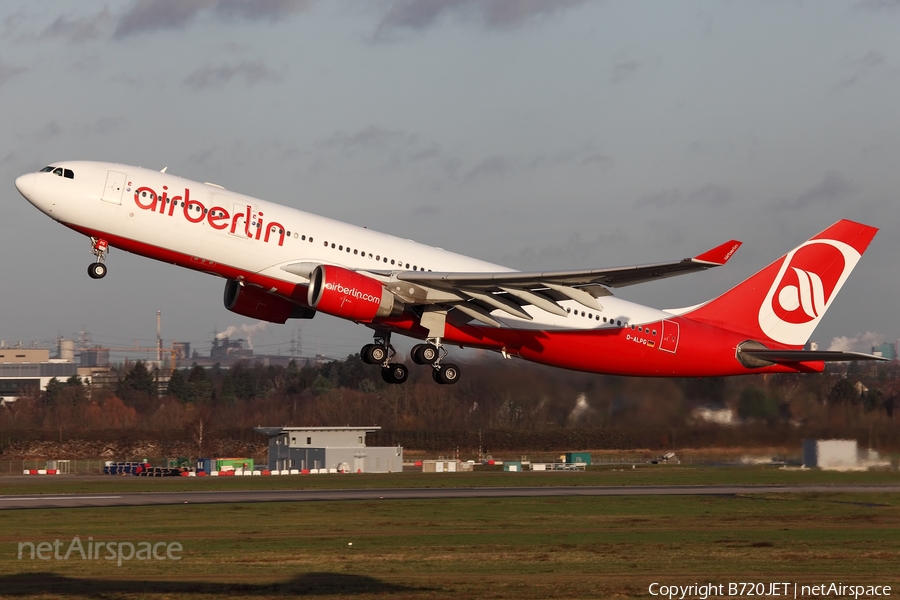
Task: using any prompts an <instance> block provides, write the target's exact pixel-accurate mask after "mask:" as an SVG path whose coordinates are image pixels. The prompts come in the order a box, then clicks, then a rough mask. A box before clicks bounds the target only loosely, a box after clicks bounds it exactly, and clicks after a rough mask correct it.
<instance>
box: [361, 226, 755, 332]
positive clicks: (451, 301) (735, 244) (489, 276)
mask: <svg viewBox="0 0 900 600" xmlns="http://www.w3.org/2000/svg"><path fill="white" fill-rule="evenodd" d="M740 245H741V242H739V241H737V240H730V241H728V242H726V243H724V244H721V245H720V246H717V247H715V248H713V249H712V250H709V251H707V252H704V253H702V254H699V255H697V256H695V257H693V258H685V259H682V260H679V261H673V262H667V263H656V264H650V265H635V266H627V267H613V268H608V269H589V270H582V271H539V272H538V271H536V272H523V271H505V272H496V273H478V272H476V273H461V272H444V273H441V272H431V271H400V272H396V271H393V272H389V271H385V272H379V271H372V273H378V274H380V275H382V276H388V277H389V278H390V282H389V284H388V287H389V288H391V289H392V291H394V290H398V291H400V295H401V297H402V295H403V294H402V292H403V291H405V290H406V289H407V288H404V287H402V286H392V285H390V284H391V283H399V282H404V283H407V284H411V285H414V286H416V287H417V288H419V289H420V290H422V292H423V295H424V300H422V299H420V298H421V297H422V296H420V297H419V298H413V297H409V298H404V300H405V301H406V302H411V303H413V304H429V305H436V304H440V305H443V306H446V307H447V308H448V309H449V308H454V309H456V310H457V311H459V312H461V313H463V314H465V315H466V316H467V317H468V318H471V319H475V320H477V321H480V322H482V323H485V324H487V325H492V326H494V327H499V326H500V323H499V322H498V321H497V320H496V319H494V318H493V317H492V316H491V315H490V313H491V312H492V311H494V310H501V311H504V312H506V313H508V314H511V315H513V316H516V317H519V318H522V319H526V320H531V319H532V317H531V315H529V314H528V313H527V312H526V311H525V310H523V308H522V307H523V306H526V305H532V306H535V307H537V308H540V309H541V310H544V311H546V312H549V313H551V314H555V315H558V316H562V317H565V316H567V314H568V312H567V311H566V309H564V308H563V307H561V306H560V305H559V304H558V302H559V301H561V300H574V301H576V302H578V303H580V304H582V305H583V306H585V307H587V308H590V309H592V310H597V311H600V310H603V307H602V306H601V304H600V302H599V301H598V298H601V297H603V296H609V295H611V292H610V291H609V290H608V289H607V288H616V287H625V286H628V285H634V284H636V283H642V282H645V281H653V280H655V279H662V278H665V277H673V276H675V275H682V274H686V273H693V272H695V271H705V270H706V269H710V268H712V267H718V266H721V265H723V264H725V263H726V262H727V261H728V259H729V258H731V256H732V255H733V254H734V252H735V251H736V250H737V249H738V248H739V247H740ZM395 293H398V292H395Z"/></svg>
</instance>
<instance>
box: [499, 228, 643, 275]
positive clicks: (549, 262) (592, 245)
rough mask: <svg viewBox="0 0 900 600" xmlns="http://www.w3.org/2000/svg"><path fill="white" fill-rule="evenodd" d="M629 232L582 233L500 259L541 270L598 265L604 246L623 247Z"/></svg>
mask: <svg viewBox="0 0 900 600" xmlns="http://www.w3.org/2000/svg"><path fill="white" fill-rule="evenodd" d="M630 241H631V240H630V239H629V237H628V235H627V234H625V233H623V232H622V231H618V230H616V231H613V232H611V233H600V234H597V236H596V237H594V238H593V239H591V240H587V241H585V240H584V239H582V237H581V235H580V234H579V233H575V234H574V235H571V236H569V237H568V238H566V239H565V241H563V242H562V243H560V244H559V245H547V246H541V247H537V246H527V247H525V248H523V249H522V250H521V251H520V252H519V253H518V254H508V255H506V256H504V257H502V258H501V261H502V263H503V264H506V265H510V266H513V267H516V268H521V269H524V270H526V271H534V270H538V269H560V268H568V269H572V268H578V267H579V266H583V267H585V268H588V267H597V266H602V265H597V264H596V261H597V257H598V256H602V255H603V253H604V252H603V250H604V249H609V248H612V247H616V246H624V245H627V244H629V243H630Z"/></svg>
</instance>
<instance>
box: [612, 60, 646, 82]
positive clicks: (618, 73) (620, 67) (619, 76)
mask: <svg viewBox="0 0 900 600" xmlns="http://www.w3.org/2000/svg"><path fill="white" fill-rule="evenodd" d="M640 68H641V63H639V62H635V61H633V60H629V61H626V62H621V63H618V64H616V65H615V66H613V72H612V82H613V83H622V82H623V81H625V80H626V79H628V78H629V77H631V76H632V75H633V74H634V73H635V71H637V70H638V69H640Z"/></svg>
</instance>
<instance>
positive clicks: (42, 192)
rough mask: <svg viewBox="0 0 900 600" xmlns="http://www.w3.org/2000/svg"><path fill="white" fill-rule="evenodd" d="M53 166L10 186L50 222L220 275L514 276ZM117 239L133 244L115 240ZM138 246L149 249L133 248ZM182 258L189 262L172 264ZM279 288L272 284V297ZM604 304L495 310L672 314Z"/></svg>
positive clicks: (336, 229)
mask: <svg viewBox="0 0 900 600" xmlns="http://www.w3.org/2000/svg"><path fill="white" fill-rule="evenodd" d="M51 167H54V168H61V169H65V170H68V171H69V172H71V173H72V175H73V176H72V177H71V178H69V177H64V176H58V175H56V174H54V173H53V172H52V171H48V172H39V173H30V174H28V175H23V176H22V177H20V178H19V179H18V180H17V182H16V186H17V187H18V188H19V191H20V192H21V193H22V195H23V196H25V197H26V198H27V199H28V201H29V202H31V203H32V204H33V205H34V206H36V207H37V208H38V209H39V210H41V211H42V212H44V213H45V214H47V215H48V216H50V217H52V218H53V219H56V220H57V221H59V222H61V223H63V224H65V225H67V226H69V227H72V228H73V229H76V230H77V231H81V232H82V233H87V234H89V235H92V236H93V237H103V236H109V237H110V238H111V239H110V243H111V245H113V246H116V245H120V246H123V247H125V248H126V249H128V250H131V251H135V252H138V253H141V254H146V255H147V256H151V257H152V258H157V259H159V260H165V261H167V262H173V263H176V264H181V266H185V267H189V268H193V269H196V270H199V271H204V272H208V273H211V274H215V275H219V276H223V277H231V276H232V274H233V273H250V274H256V275H258V276H260V277H261V278H264V280H265V281H267V282H268V281H280V282H284V283H285V284H288V285H289V286H290V287H294V286H296V285H306V284H307V283H308V279H307V278H306V277H304V276H303V275H298V274H295V273H291V272H289V271H286V270H284V269H283V268H282V267H284V266H287V265H296V264H297V263H310V264H332V265H339V266H342V267H346V268H348V269H352V270H359V271H368V272H378V271H410V270H412V271H435V272H438V271H440V272H500V271H512V269H509V268H507V267H502V266H500V265H496V264H492V263H488V262H485V261H481V260H478V259H475V258H471V257H467V256H463V255H460V254H456V253H453V252H448V251H446V250H443V249H441V248H435V247H432V246H428V245H425V244H420V243H417V242H414V241H412V240H409V239H402V238H398V237H395V236H392V235H388V234H384V233H379V232H376V231H372V230H370V229H366V228H364V227H358V226H355V225H350V224H348V223H343V222H340V221H335V220H333V219H328V218H325V217H321V216H317V215H314V214H310V213H308V212H303V211H300V210H297V209H294V208H290V207H287V206H283V205H280V204H275V203H273V202H267V201H265V200H260V199H258V198H252V197H249V196H244V195H242V194H238V193H235V192H232V191H229V190H226V189H224V188H222V187H220V186H217V185H214V184H209V183H199V182H196V181H191V180H188V179H184V178H181V177H177V176H175V175H170V174H167V173H163V172H159V171H154V170H150V169H144V168H141V167H133V166H127V165H121V164H116V163H105V162H91V161H65V162H59V163H54V164H53V165H51ZM119 238H121V239H122V240H128V241H129V242H134V243H135V244H136V246H132V244H130V243H128V244H122V243H118V244H117V243H116V240H117V239H119ZM145 246H146V247H147V248H148V249H147V250H142V249H138V247H139V248H144V247H145ZM185 256H186V257H189V264H182V263H183V262H185V261H184V260H183V259H182V260H179V258H178V257H185ZM170 257H171V258H170ZM226 267H227V268H226ZM236 278H237V279H243V278H244V276H243V275H237V276H236ZM266 285H267V286H269V285H270V284H269V283H267V284H266ZM279 287H280V286H278V285H277V284H276V285H271V288H272V291H279ZM601 303H602V305H603V312H602V314H603V316H604V317H606V318H601V316H600V314H599V313H597V312H596V311H595V312H591V311H588V310H585V308H584V307H583V306H581V305H580V304H578V303H576V302H573V301H563V302H561V303H560V304H561V305H562V306H563V307H565V308H567V309H569V310H570V313H569V316H567V317H562V316H557V315H553V314H550V313H547V312H545V311H542V310H540V309H537V308H535V307H533V306H526V307H525V310H526V311H527V312H528V313H529V314H530V315H531V316H532V317H533V320H530V321H529V320H526V319H521V318H517V317H515V316H512V315H510V314H508V313H506V312H503V311H495V312H493V313H492V314H493V316H494V317H495V318H496V319H497V320H499V321H501V322H504V323H506V324H508V325H509V326H511V327H514V328H517V329H537V328H539V329H578V330H584V329H603V328H607V327H609V328H612V327H614V326H615V325H614V322H615V321H627V322H629V323H641V322H647V323H649V322H654V321H658V320H660V319H661V318H667V317H671V316H672V315H671V314H670V313H666V312H663V311H660V310H657V309H653V308H649V307H645V306H641V305H637V304H634V303H631V302H627V301H624V300H620V299H617V298H614V297H605V298H602V299H601ZM582 313H584V314H582Z"/></svg>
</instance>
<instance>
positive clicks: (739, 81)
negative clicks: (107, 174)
mask: <svg viewBox="0 0 900 600" xmlns="http://www.w3.org/2000/svg"><path fill="white" fill-rule="evenodd" d="M897 31H900V0H860V1H856V2H843V1H841V2H826V1H821V2H820V1H816V2H801V1H794V2H774V1H763V2H760V1H756V0H753V1H750V0H747V1H728V2H696V1H690V0H686V1H683V2H677V3H676V2H668V1H664V0H660V1H656V2H653V1H647V2H626V1H619V2H613V1H609V2H603V1H591V0H382V1H364V0H347V1H345V2H324V1H321V0H320V1H316V0H257V1H255V2H242V1H240V0H136V1H135V0H122V1H110V2H89V1H83V2H77V3H75V2H68V1H65V0H59V1H51V0H44V1H42V2H39V3H38V2H33V1H30V0H21V1H17V0H6V1H5V2H3V3H2V6H0V108H2V112H0V115H2V116H0V203H2V212H3V218H2V219H0V253H2V257H3V260H2V261H0V274H2V278H0V280H2V282H3V286H2V291H0V315H2V317H0V339H2V340H3V341H4V342H5V343H7V344H10V343H16V342H18V341H22V342H23V344H25V345H29V344H31V343H32V342H36V343H51V342H52V340H54V339H55V338H56V337H57V336H60V335H62V336H65V337H67V338H73V337H75V336H77V335H79V332H81V331H86V332H89V334H90V338H89V339H90V340H91V341H93V342H94V343H99V344H102V345H107V346H113V347H125V346H133V345H135V344H137V345H139V346H152V345H153V344H154V339H155V335H156V311H157V310H160V311H161V312H162V323H163V325H162V336H163V339H164V343H165V344H166V345H168V344H169V343H170V342H171V341H172V340H173V339H174V340H178V341H185V342H191V343H192V344H193V345H194V346H195V347H199V348H208V346H209V343H210V339H211V338H212V336H213V333H214V332H216V331H219V332H221V331H223V330H226V328H228V327H235V328H237V329H238V330H240V328H241V327H244V328H245V329H244V331H245V332H248V333H249V332H252V333H253V337H252V340H253V344H254V347H255V348H256V349H257V351H258V352H264V353H279V352H281V353H287V352H288V351H289V348H290V340H291V338H292V337H294V338H295V339H299V340H300V341H299V343H300V345H301V346H302V352H303V354H304V355H311V354H313V353H321V354H324V355H326V356H331V357H344V356H346V355H348V354H351V353H354V352H357V351H358V350H359V348H360V347H361V346H362V345H363V344H364V343H367V342H369V341H370V339H371V331H370V330H368V329H367V328H365V327H363V326H356V325H352V324H348V323H343V322H341V321H339V320H338V319H335V318H332V317H329V316H326V315H318V316H317V317H316V318H315V319H313V320H312V321H289V322H288V324H286V325H274V324H270V325H267V326H262V325H260V324H258V323H257V322H255V321H253V320H247V319H245V318H244V317H241V316H239V315H235V314H232V313H230V312H228V311H227V310H226V309H225V308H224V307H223V303H222V292H223V288H224V281H223V280H221V279H218V278H216V277H213V276H209V275H204V274H198V273H194V272H192V271H187V270H184V269H180V268H178V267H174V266H172V265H165V264H161V263H156V262H154V261H152V260H150V259H146V258H142V257H138V256H135V255H131V254H128V253H125V252H122V251H117V250H115V249H113V250H112V251H111V252H110V255H109V257H108V261H107V264H108V266H109V269H110V270H109V275H107V277H106V278H105V279H103V280H100V281H95V280H91V279H90V278H89V277H88V275H87V272H86V268H87V265H88V264H89V263H90V262H91V260H92V257H91V254H90V251H89V242H88V240H87V239H86V238H84V237H83V236H81V235H79V234H76V233H75V232H72V231H70V230H68V229H66V228H65V227H62V226H60V225H59V224H57V223H55V222H53V221H52V220H50V219H48V218H46V217H45V216H43V215H42V214H41V213H39V212H38V211H37V210H36V209H34V208H33V207H32V206H31V205H30V204H28V202H26V201H25V200H24V199H23V198H22V197H21V196H20V195H19V194H18V192H17V191H16V189H15V187H14V180H15V178H16V177H17V176H18V175H20V174H22V173H26V172H30V171H34V170H37V169H39V168H41V167H43V166H44V165H46V164H49V163H51V162H54V161H58V160H104V161H113V162H121V163H125V164H133V165H141V166H144V167H148V168H157V169H161V168H163V167H167V168H168V172H169V173H173V174H177V175H181V176H184V177H187V178H190V179H195V180H199V181H210V182H214V183H217V184H219V185H222V186H224V187H226V188H228V189H230V190H234V191H236V192H240V193H244V194H247V195H250V196H255V197H258V198H264V199H266V200H271V201H275V202H279V203H282V204H286V205H289V206H293V207H296V208H299V209H302V210H305V211H309V212H313V213H317V214H321V215H325V216H328V217H331V218H335V219H340V220H343V221H348V222H350V223H354V224H357V225H364V226H367V227H369V228H370V229H375V230H378V231H384V232H387V233H391V234H394V235H398V236H401V237H406V238H413V239H415V240H417V241H419V242H423V243H427V244H431V245H434V246H439V247H442V248H446V249H448V250H453V251H457V252H461V253H464V254H468V255H471V256H475V257H477V258H480V259H484V260H488V261H491V262H495V263H499V264H503V265H507V266H510V267H513V268H517V269H524V270H537V269H575V268H599V267H609V266H619V265H628V264H639V263H647V262H657V261H668V260H673V259H680V258H683V257H686V256H694V255H696V254H698V253H700V252H702V251H704V250H707V249H709V248H712V247H714V246H716V245H718V244H720V243H722V242H724V241H726V240H729V239H732V238H735V239H739V240H742V241H743V242H744V246H743V247H742V248H741V249H740V251H739V252H738V253H737V254H736V255H735V257H734V258H733V259H732V260H731V261H730V262H729V264H728V265H726V266H725V267H722V268H719V269H714V270H712V271H709V272H705V273H699V274H694V275H687V276H683V277H678V278H674V279H668V280H665V281H661V282H655V283H650V284H645V285H640V286H634V287H630V288H625V289H621V290H618V291H617V292H616V293H617V295H619V296H621V297H623V298H626V299H629V300H633V301H635V302H639V303H642V304H648V305H651V306H655V307H658V308H674V307H680V306H688V305H692V304H696V303H699V302H702V301H704V300H707V299H709V298H712V297H714V296H716V295H718V294H720V293H722V292H724V291H725V290H727V289H728V288H730V287H731V286H733V285H735V284H737V283H738V282H740V281H741V280H743V279H744V278H746V277H748V276H749V275H751V274H752V273H754V272H755V271H757V270H758V269H760V268H762V267H763V266H765V265H766V264H768V263H770V262H772V261H773V260H775V259H777V258H778V257H779V256H781V255H782V254H784V253H785V252H787V251H789V250H790V249H791V248H793V247H794V246H796V245H798V244H799V243H801V242H802V241H804V240H806V239H808V238H809V237H811V236H812V235H814V234H816V233H817V232H819V231H821V230H823V229H825V228H826V227H828V226H829V225H830V224H832V223H833V222H835V221H837V220H839V219H841V218H849V219H854V220H858V221H862V222H864V223H867V224H871V225H875V226H877V227H880V228H881V231H880V233H879V234H878V236H877V237H876V238H875V240H874V242H873V243H872V245H871V246H870V248H869V251H868V253H867V254H866V255H865V256H864V258H863V259H862V260H861V261H860V263H859V265H858V266H857V268H856V270H855V271H854V272H853V274H852V275H851V277H850V279H849V280H848V282H847V284H846V285H845V286H844V288H843V290H842V292H841V294H840V296H838V298H837V300H836V301H835V302H834V304H833V305H832V307H831V309H830V311H829V312H828V314H827V315H826V316H825V318H824V319H823V321H822V322H821V324H820V325H819V327H818V329H817V330H816V332H815V333H814V334H813V338H812V339H813V340H816V341H818V342H819V344H820V346H821V347H835V348H838V347H840V348H847V349H857V350H864V351H868V350H870V347H871V345H872V343H875V342H881V341H893V340H895V339H897V338H900V324H898V322H897V319H896V318H895V312H896V307H895V304H896V299H897V298H898V291H900V290H898V288H900V277H898V264H897V260H896V257H897V256H898V255H900V237H898V235H897V232H898V231H900V216H898V208H897V202H896V200H895V197H896V195H897V193H898V190H900V36H898V35H897ZM237 335H240V334H239V333H238V334H236V336H237Z"/></svg>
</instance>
